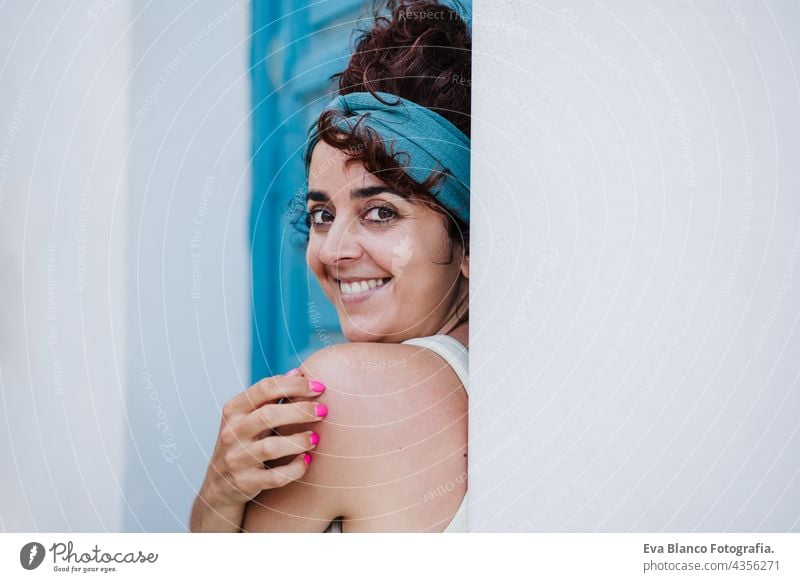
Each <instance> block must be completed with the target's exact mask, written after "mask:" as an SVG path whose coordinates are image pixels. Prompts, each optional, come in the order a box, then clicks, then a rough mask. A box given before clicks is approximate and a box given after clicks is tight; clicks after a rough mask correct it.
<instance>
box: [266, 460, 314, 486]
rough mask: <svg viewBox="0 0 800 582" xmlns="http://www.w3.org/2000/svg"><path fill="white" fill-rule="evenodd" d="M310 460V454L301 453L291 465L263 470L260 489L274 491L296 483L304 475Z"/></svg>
mask: <svg viewBox="0 0 800 582" xmlns="http://www.w3.org/2000/svg"><path fill="white" fill-rule="evenodd" d="M312 459H313V457H312V456H311V454H310V453H302V454H299V455H297V457H295V459H294V460H293V461H292V462H291V463H287V464H286V465H281V466H280V467H275V468H273V469H264V474H263V476H262V478H261V488H262V489H275V488H277V487H283V486H284V485H288V484H289V483H291V482H293V481H297V480H298V479H300V478H301V477H302V476H303V475H305V474H306V471H308V467H309V465H310V464H311V460H312Z"/></svg>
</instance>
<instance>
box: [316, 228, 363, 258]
mask: <svg viewBox="0 0 800 582" xmlns="http://www.w3.org/2000/svg"><path fill="white" fill-rule="evenodd" d="M356 222H357V219H349V220H348V219H342V218H337V219H335V220H334V221H333V224H331V225H330V226H329V227H328V231H327V232H325V233H324V234H323V235H322V236H323V241H322V245H321V246H320V250H319V260H320V261H322V262H323V263H325V264H326V265H335V264H337V263H340V262H342V261H346V260H348V259H358V258H359V257H360V256H361V254H362V253H363V249H362V248H361V244H360V243H359V241H358V233H357V228H356V227H357V225H356V224H355V223H356Z"/></svg>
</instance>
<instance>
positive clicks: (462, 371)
mask: <svg viewBox="0 0 800 582" xmlns="http://www.w3.org/2000/svg"><path fill="white" fill-rule="evenodd" d="M402 343H404V344H411V345H414V346H420V347H422V348H427V349H429V350H431V351H433V352H436V353H437V354H439V355H440V356H441V357H442V358H443V359H444V360H445V361H446V362H447V363H448V364H450V367H451V368H453V371H454V372H455V373H456V375H457V376H458V379H459V380H461V384H462V385H463V386H464V390H466V391H467V394H469V350H468V349H467V348H466V347H465V346H464V345H462V344H461V342H460V341H458V340H457V339H455V338H454V337H451V336H449V335H431V336H427V337H417V338H413V339H409V340H406V341H404V342H402ZM468 493H469V491H467V492H465V493H464V499H463V500H462V501H461V505H460V506H459V508H458V511H456V514H455V515H454V516H453V519H452V520H451V521H450V523H449V524H448V525H447V528H446V529H445V530H444V532H443V533H466V532H467V531H468V525H469V522H468V521H467V497H468ZM324 533H342V522H341V520H340V519H335V520H333V521H332V522H331V523H330V525H329V526H328V529H326V530H325V532H324Z"/></svg>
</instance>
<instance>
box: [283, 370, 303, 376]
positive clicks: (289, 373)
mask: <svg viewBox="0 0 800 582" xmlns="http://www.w3.org/2000/svg"><path fill="white" fill-rule="evenodd" d="M300 373H301V372H300V368H294V369H293V370H289V371H288V372H286V373H285V374H284V376H299V375H300Z"/></svg>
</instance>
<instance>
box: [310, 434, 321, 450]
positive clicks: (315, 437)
mask: <svg viewBox="0 0 800 582" xmlns="http://www.w3.org/2000/svg"><path fill="white" fill-rule="evenodd" d="M310 438H311V445H312V446H314V447H316V446H317V443H319V435H318V434H317V433H315V432H312V433H311V436H310Z"/></svg>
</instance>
